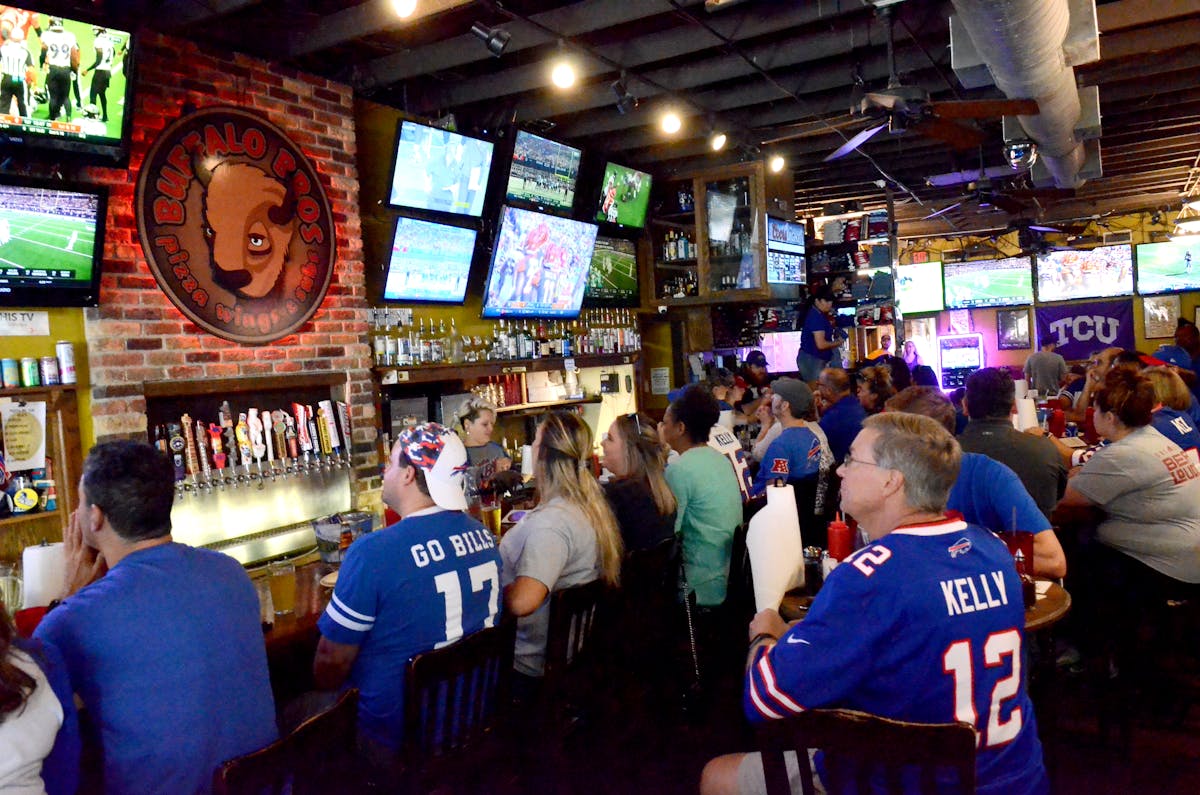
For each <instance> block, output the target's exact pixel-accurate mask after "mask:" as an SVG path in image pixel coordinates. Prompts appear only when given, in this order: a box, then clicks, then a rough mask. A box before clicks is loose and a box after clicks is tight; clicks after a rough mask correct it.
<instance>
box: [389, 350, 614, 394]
mask: <svg viewBox="0 0 1200 795" xmlns="http://www.w3.org/2000/svg"><path fill="white" fill-rule="evenodd" d="M637 357H638V354H637V352H636V351H630V352H627V353H585V354H580V355H579V356H567V357H563V356H543V357H541V358H540V359H497V360H492V361H486V362H462V363H460V364H425V365H418V366H416V367H376V368H375V372H376V374H377V375H378V377H379V382H380V383H381V384H383V385H384V386H389V385H391V384H422V383H431V382H434V381H454V380H462V379H465V378H487V377H488V376H493V375H507V374H509V373H538V372H548V371H551V370H563V369H565V368H566V363H567V362H568V361H571V360H574V362H575V367H576V368H577V369H579V368H583V367H613V366H615V365H618V364H633V363H634V362H635V361H637Z"/></svg>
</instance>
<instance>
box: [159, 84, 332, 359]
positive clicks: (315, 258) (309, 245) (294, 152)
mask: <svg viewBox="0 0 1200 795" xmlns="http://www.w3.org/2000/svg"><path fill="white" fill-rule="evenodd" d="M136 212H137V215H138V231H139V233H140V234H141V240H142V248H143V250H144V251H145V254H146V260H147V261H148V262H149V264H150V270H152V271H153V272H154V278H155V279H157V280H158V284H159V286H160V287H161V288H162V289H163V292H165V293H166V294H167V296H168V297H169V298H170V299H171V301H173V302H174V304H175V305H176V306H177V307H179V309H180V311H182V312H183V313H184V314H185V315H187V316H188V317H189V318H191V319H192V320H193V321H195V322H196V324H197V325H199V326H200V327H201V328H203V329H205V330H207V331H209V332H211V333H213V334H215V335H217V336H218V337H223V338H225V339H228V340H234V341H236V342H245V343H264V342H270V341H272V340H276V339H279V338H280V337H283V336H286V335H288V334H290V333H292V332H293V331H295V330H296V329H297V328H299V327H300V326H301V325H302V324H303V323H304V322H305V321H307V320H308V319H309V318H310V317H312V315H313V313H314V312H316V311H317V307H319V306H320V305H321V301H322V300H323V299H324V298H325V291H326V290H328V289H329V280H330V277H331V276H332V274H333V259H334V228H333V219H332V216H331V214H330V212H329V202H328V200H327V199H326V197H325V192H324V190H323V188H322V187H321V182H320V180H319V179H318V177H317V172H316V169H314V168H313V166H312V163H310V162H309V160H308V158H306V157H305V156H304V155H303V153H301V151H300V150H299V148H298V147H297V146H296V145H295V144H293V143H292V142H291V141H290V140H289V139H288V137H287V135H285V134H284V132H283V131H282V130H280V129H279V128H278V127H276V126H275V125H273V124H271V123H270V122H268V121H267V120H266V119H263V118H261V117H260V116H257V115H255V114H254V113H250V112H247V111H245V110H241V109H239V108H228V107H213V108H205V109H203V110H200V111H197V112H195V113H192V114H191V115H188V116H185V117H183V118H181V119H179V120H177V121H176V122H175V123H174V124H172V125H171V126H170V127H168V128H167V129H166V130H165V131H163V133H162V135H160V136H159V138H158V140H157V141H156V142H155V144H154V147H153V148H152V149H151V150H150V153H149V154H148V155H147V156H146V160H145V162H144V163H143V164H142V170H141V173H140V174H139V175H138V184H137V210H136Z"/></svg>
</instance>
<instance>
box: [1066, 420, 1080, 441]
mask: <svg viewBox="0 0 1200 795" xmlns="http://www.w3.org/2000/svg"><path fill="white" fill-rule="evenodd" d="M1066 435H1067V436H1070V437H1072V438H1074V437H1076V436H1078V435H1079V423H1077V422H1068V423H1067V434H1066Z"/></svg>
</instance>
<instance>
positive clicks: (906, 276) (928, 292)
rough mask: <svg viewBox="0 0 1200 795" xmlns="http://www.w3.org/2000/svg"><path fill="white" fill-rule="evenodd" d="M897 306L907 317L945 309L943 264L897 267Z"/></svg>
mask: <svg viewBox="0 0 1200 795" xmlns="http://www.w3.org/2000/svg"><path fill="white" fill-rule="evenodd" d="M896 305H897V306H899V307H900V311H901V312H903V313H904V314H906V315H918V314H920V313H922V312H941V311H942V310H943V309H945V308H946V304H945V301H943V300H942V263H940V262H916V263H913V264H912V265H898V266H896Z"/></svg>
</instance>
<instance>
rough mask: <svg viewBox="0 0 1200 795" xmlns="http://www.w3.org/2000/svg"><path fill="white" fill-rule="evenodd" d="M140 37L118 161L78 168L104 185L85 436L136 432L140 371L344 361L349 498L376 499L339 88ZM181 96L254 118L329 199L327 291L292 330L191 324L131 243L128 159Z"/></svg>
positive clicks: (176, 373)
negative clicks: (224, 329)
mask: <svg viewBox="0 0 1200 795" xmlns="http://www.w3.org/2000/svg"><path fill="white" fill-rule="evenodd" d="M141 43H142V45H143V46H142V49H141V60H140V62H139V63H138V66H137V87H136V91H135V99H136V103H137V104H136V108H135V111H134V116H133V141H132V154H131V157H130V161H129V168H128V170H115V169H100V168H93V169H89V170H88V172H87V174H86V180H87V181H90V182H98V183H102V184H105V185H107V186H108V189H109V203H108V226H107V231H106V235H105V241H104V276H103V280H102V282H101V288H100V306H99V307H98V308H95V309H88V310H86V313H85V331H86V335H87V347H88V357H89V362H90V366H91V386H92V413H93V416H94V422H95V436H96V441H97V442H102V441H106V440H110V439H116V438H143V439H144V438H145V437H146V415H145V410H146V401H145V398H144V396H143V389H142V383H143V382H145V381H158V380H166V379H180V380H183V379H203V378H218V377H236V376H251V375H267V374H278V373H302V372H308V371H335V372H339V371H344V372H346V373H347V374H348V377H349V397H350V401H349V402H350V404H351V406H352V423H353V426H354V428H355V430H354V441H355V453H356V454H355V465H356V469H358V471H359V478H358V490H359V493H360V494H359V502H360V504H361V505H363V507H370V506H372V505H373V504H375V503H378V494H377V489H378V486H379V481H378V477H377V473H378V461H377V456H376V454H375V446H374V442H375V436H376V432H375V424H376V419H375V408H374V402H373V389H372V382H371V374H370V370H369V368H370V365H371V354H370V350H369V347H368V344H367V312H366V307H367V299H366V289H365V286H364V282H363V258H362V243H361V234H360V231H361V230H360V223H359V207H358V172H357V168H356V164H355V129H354V108H353V94H352V91H351V89H350V87H349V86H345V85H341V84H339V83H334V82H331V81H328V80H325V79H324V78H321V77H317V76H314V75H309V74H304V73H301V72H298V71H296V70H294V69H289V68H285V67H280V66H277V65H274V64H269V63H266V62H263V61H259V60H257V59H254V58H250V57H247V56H245V55H240V54H234V53H230V52H224V51H219V50H212V49H207V48H206V49H201V48H199V47H197V46H196V45H194V44H192V43H190V42H187V41H184V40H180V39H174V38H170V37H165V36H160V35H155V34H147V35H145V36H144V37H143V39H142V42H141ZM188 104H190V105H192V106H194V107H197V108H201V107H205V106H209V105H217V104H220V105H234V106H239V107H245V108H248V109H252V110H255V111H257V112H259V113H261V114H262V115H264V116H266V117H267V118H268V119H269V120H270V121H272V122H273V123H274V124H275V125H277V126H278V127H280V128H281V129H282V130H283V131H284V132H286V133H287V134H288V136H289V137H290V138H291V139H292V141H294V142H295V143H296V145H297V146H299V147H300V148H301V149H302V150H303V151H304V153H305V154H306V155H307V156H308V157H309V158H310V159H311V160H312V161H313V163H314V164H315V166H316V170H317V172H318V174H319V175H320V177H321V182H322V185H323V186H324V188H325V191H326V195H327V196H328V197H329V203H330V207H331V209H332V211H333V219H334V223H335V224H336V227H337V254H336V266H335V271H334V274H333V279H332V282H331V284H330V287H329V292H328V294H327V295H326V297H325V300H324V302H323V303H322V305H321V307H320V309H319V310H318V311H317V313H316V314H315V315H314V316H313V317H312V319H310V320H309V321H308V322H307V323H305V324H304V325H303V326H302V327H301V328H300V329H299V331H298V332H297V333H295V334H292V335H289V336H287V337H285V338H283V339H280V340H276V341H275V342H273V343H271V344H270V345H264V346H249V345H242V344H239V343H235V342H229V341H226V340H223V339H220V338H218V337H215V336H212V335H211V334H208V333H207V332H204V331H202V330H201V329H200V328H199V327H197V326H196V325H195V324H194V323H192V322H191V321H190V320H188V319H187V318H185V317H184V316H183V315H182V314H181V313H180V312H179V310H177V309H176V308H175V306H174V305H173V304H172V303H171V302H170V300H168V299H167V297H166V295H165V294H164V293H163V292H162V291H161V290H160V289H159V287H158V284H157V283H156V282H155V280H154V277H153V275H152V274H151V272H150V269H149V267H148V266H147V264H146V258H145V256H144V255H143V253H142V247H141V245H140V243H139V241H138V231H137V222H136V219H135V217H134V192H135V185H136V183H137V176H138V170H139V168H140V167H141V163H142V160H143V158H144V157H145V155H146V153H147V152H148V151H149V149H150V147H151V145H152V144H153V142H154V140H155V138H156V137H157V136H158V135H159V133H160V132H161V131H162V130H163V129H164V128H165V127H166V126H167V125H168V124H169V123H170V122H172V121H173V120H174V119H176V118H177V117H179V116H180V115H181V114H182V112H183V108H184V106H185V105H188Z"/></svg>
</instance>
